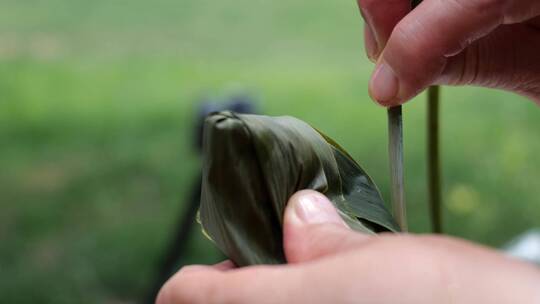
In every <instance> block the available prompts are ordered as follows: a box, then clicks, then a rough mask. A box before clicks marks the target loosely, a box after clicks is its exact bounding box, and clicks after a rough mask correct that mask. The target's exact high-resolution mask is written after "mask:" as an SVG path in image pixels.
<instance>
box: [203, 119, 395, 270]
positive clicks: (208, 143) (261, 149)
mask: <svg viewBox="0 0 540 304" xmlns="http://www.w3.org/2000/svg"><path fill="white" fill-rule="evenodd" d="M302 189H313V190H317V191H319V192H321V193H323V194H325V195H326V196H327V197H328V198H329V199H330V200H331V201H332V202H333V204H334V205H335V206H336V207H337V209H338V211H339V213H340V215H341V217H342V218H343V219H344V220H345V222H346V223H347V224H348V225H349V226H350V227H351V228H352V229H355V230H357V231H362V232H364V233H376V232H382V231H393V232H396V231H398V230H399V228H398V225H397V224H396V222H395V221H394V219H393V217H392V215H391V214H390V212H388V210H387V209H386V208H385V206H384V202H383V200H382V197H381V194H380V192H379V190H378V189H377V187H376V186H375V184H374V183H373V181H372V179H371V178H370V177H369V176H368V174H367V173H366V172H365V171H364V170H363V169H362V168H361V167H360V166H359V165H358V164H357V163H356V162H355V161H354V160H353V159H352V158H351V157H350V156H349V155H348V154H347V152H345V151H344V150H343V149H342V148H341V147H340V146H339V145H338V144H336V143H335V142H334V141H333V140H331V139H330V138H328V137H327V136H325V135H323V134H322V133H320V132H318V131H317V130H315V129H314V128H312V127H311V126H309V125H308V124H306V123H305V122H303V121H301V120H298V119H296V118H293V117H268V116H260V115H239V114H234V113H231V112H221V113H216V114H213V115H211V116H209V117H208V118H207V120H206V122H205V128H204V139H203V183H202V193H201V206H200V212H199V221H200V222H201V224H202V226H203V230H204V232H205V234H206V235H207V236H208V237H209V238H210V239H211V240H212V241H214V242H215V244H216V245H217V247H218V248H219V249H221V250H222V251H223V253H224V254H225V255H227V256H228V257H229V258H230V259H232V260H233V261H234V262H235V263H236V264H237V265H238V266H246V265H253V264H280V263H285V262H286V261H285V256H284V253H283V247H282V243H283V242H282V224H283V212H284V210H285V206H286V203H287V201H288V199H289V198H290V197H291V196H292V195H293V194H294V193H295V192H297V191H299V190H302Z"/></svg>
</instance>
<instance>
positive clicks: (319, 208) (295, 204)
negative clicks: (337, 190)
mask: <svg viewBox="0 0 540 304" xmlns="http://www.w3.org/2000/svg"><path fill="white" fill-rule="evenodd" d="M284 221H285V225H287V224H292V225H294V226H305V225H311V224H327V223H333V224H340V225H345V223H344V222H343V220H342V219H341V217H340V216H339V214H338V212H337V210H336V207H335V206H334V204H333V203H332V202H331V201H330V200H329V199H328V198H327V197H326V196H325V195H323V194H321V193H319V192H317V191H313V190H302V191H299V192H298V193H296V194H294V195H293V196H292V197H291V198H290V199H289V202H288V204H287V208H286V210H285V220H284Z"/></svg>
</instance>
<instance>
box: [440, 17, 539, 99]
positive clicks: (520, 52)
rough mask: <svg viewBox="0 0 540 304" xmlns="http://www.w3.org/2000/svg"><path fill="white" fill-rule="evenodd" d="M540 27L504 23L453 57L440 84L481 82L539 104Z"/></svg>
mask: <svg viewBox="0 0 540 304" xmlns="http://www.w3.org/2000/svg"><path fill="white" fill-rule="evenodd" d="M537 31H538V30H535V29H533V28H531V27H530V26H528V25H524V24H521V25H504V26H501V27H499V28H497V29H496V30H495V31H494V32H493V33H491V34H490V35H489V36H488V37H485V38H483V39H480V40H478V41H477V42H475V43H473V44H472V45H471V46H469V47H468V48H467V49H466V50H465V51H463V52H461V53H460V54H459V55H457V56H454V57H451V58H449V59H448V62H447V64H446V66H445V69H444V71H443V73H442V75H441V77H439V79H438V80H437V83H438V84H450V85H469V84H473V85H478V86H483V87H491V88H499V89H504V90H508V91H513V92H516V93H518V94H522V95H524V96H527V97H529V98H531V99H533V100H535V101H536V102H538V103H540V61H538V60H536V58H537V57H538V52H539V50H540V35H538V34H537Z"/></svg>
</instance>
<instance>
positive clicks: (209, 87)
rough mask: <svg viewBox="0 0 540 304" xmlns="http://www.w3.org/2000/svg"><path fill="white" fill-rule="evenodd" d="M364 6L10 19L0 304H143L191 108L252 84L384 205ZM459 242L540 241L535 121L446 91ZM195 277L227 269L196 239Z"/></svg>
mask: <svg viewBox="0 0 540 304" xmlns="http://www.w3.org/2000/svg"><path fill="white" fill-rule="evenodd" d="M362 50H363V46H362V22H361V20H360V17H359V14H358V12H357V9H356V4H355V3H354V1H348V2H335V3H333V2H329V1H322V0H318V1H310V2H309V4H308V3H306V2H305V1H299V0H290V1H288V2H286V3H284V2H281V3H277V2H269V1H247V0H234V1H225V2H215V1H212V2H210V1H208V0H197V1H195V0H182V1H167V0H157V1H152V2H148V1H141V0H134V1H129V2H125V1H105V0H96V1H83V0H69V1H68V0H48V1H38V0H33V1H16V0H4V1H2V2H0V94H1V95H0V168H2V169H1V170H0V273H1V275H0V294H1V295H2V298H3V299H2V301H6V303H33V302H36V301H39V302H40V303H73V302H78V303H94V302H101V303H103V302H105V303H122V302H133V301H135V300H136V299H137V298H139V297H140V296H141V295H142V294H143V293H144V291H145V289H146V288H147V287H148V284H149V282H150V280H151V279H152V278H153V277H152V276H153V274H154V271H155V264H156V262H157V260H158V259H159V257H160V255H161V254H162V251H163V250H164V246H165V245H166V242H167V240H168V238H169V237H170V236H171V233H172V231H171V230H172V229H173V227H174V221H175V219H176V217H177V216H178V215H179V214H181V212H182V210H183V207H184V206H183V204H181V203H180V202H181V200H182V198H183V197H184V196H186V194H187V192H188V189H189V187H190V185H191V180H192V178H194V176H196V173H197V170H198V166H199V160H198V159H197V156H196V155H195V153H194V152H193V151H192V149H191V137H190V135H191V131H192V130H191V126H192V124H193V117H192V114H193V113H194V109H195V108H196V103H195V101H196V99H197V98H198V97H199V96H201V94H203V93H209V94H214V93H216V92H219V91H220V90H222V89H223V88H227V87H229V86H230V85H231V84H242V85H244V86H245V87H247V88H248V89H249V90H251V91H253V92H257V96H259V97H260V99H261V108H262V109H263V110H264V112H265V113H266V114H270V115H293V116H296V117H299V118H301V119H303V120H306V121H308V122H309V123H311V124H313V125H314V126H316V127H317V128H319V129H321V130H323V131H324V132H325V133H327V134H328V135H330V136H331V137H333V138H335V139H336V140H337V141H338V142H339V143H340V144H341V145H342V146H344V147H345V148H346V149H347V150H349V151H350V153H351V154H352V155H353V156H354V157H355V158H356V159H357V160H358V161H359V163H361V164H362V165H363V166H364V167H365V168H366V169H367V170H368V172H370V173H371V175H372V176H373V177H374V179H375V181H376V182H377V183H378V184H379V186H380V188H381V190H382V191H383V193H384V195H385V197H387V198H388V167H387V152H386V114H385V111H384V110H383V109H382V108H380V107H378V106H376V105H374V104H373V103H372V102H371V101H369V98H368V95H367V81H368V79H369V75H370V72H371V69H372V64H371V63H370V62H368V61H367V60H366V59H365V56H364V54H363V51H362ZM423 98H424V97H423V96H421V97H419V98H417V100H415V101H414V102H412V103H410V104H409V105H407V106H406V108H405V153H406V155H405V158H406V159H405V160H406V186H407V194H408V201H409V206H410V207H409V218H410V221H411V225H410V226H411V228H412V230H413V231H415V232H426V231H428V230H429V225H428V218H427V216H428V213H427V207H426V196H425V192H426V190H425V164H424V160H425V151H424V150H425V140H424V135H425V129H424V123H425V122H424V119H425V108H424V102H423ZM442 109H443V113H444V114H443V117H442V130H443V134H442V139H443V143H442V148H443V163H444V197H445V220H446V221H445V226H446V230H447V231H448V232H449V233H450V234H452V235H457V236H460V237H465V238H468V239H471V240H474V241H478V242H482V243H484V244H487V245H491V246H500V245H501V244H503V243H504V242H505V241H507V240H508V239H509V238H511V237H512V236H514V235H516V234H517V233H519V232H521V231H523V230H525V229H526V228H528V227H530V226H533V225H538V215H539V214H540V205H539V203H538V199H537V198H538V197H539V196H540V179H538V175H537V174H538V172H540V170H539V169H540V159H539V158H538V157H536V155H537V151H540V143H539V142H538V141H537V140H536V138H537V134H538V133H539V132H540V119H539V118H540V113H539V112H538V110H537V107H536V106H535V105H534V104H532V103H531V102H528V101H526V100H525V99H524V98H521V97H518V96H515V95H512V94H508V93H503V92H498V91H490V90H486V89H479V88H444V91H443V106H442ZM190 247H191V248H192V250H191V251H190V254H189V256H188V260H187V261H188V262H190V263H191V262H192V263H195V262H197V263H205V262H213V261H215V260H216V259H217V255H216V252H215V250H214V249H213V248H212V246H211V245H210V244H209V242H207V241H205V240H204V239H203V238H202V237H201V235H200V233H198V231H196V233H194V236H193V241H192V243H191V244H190Z"/></svg>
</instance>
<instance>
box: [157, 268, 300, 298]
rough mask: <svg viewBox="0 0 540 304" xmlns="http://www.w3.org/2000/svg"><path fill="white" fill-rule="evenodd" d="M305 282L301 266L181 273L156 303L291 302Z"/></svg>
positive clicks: (159, 296)
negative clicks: (299, 269)
mask: <svg viewBox="0 0 540 304" xmlns="http://www.w3.org/2000/svg"><path fill="white" fill-rule="evenodd" d="M302 281H303V280H302V276H301V273H300V271H298V269H296V268H294V267H284V266H257V267H246V268H242V269H237V270H232V271H228V272H220V271H215V270H211V269H207V270H203V271H197V272H187V273H185V272H184V273H182V272H179V273H177V274H176V275H175V276H173V277H172V278H171V279H170V280H169V281H168V282H167V283H166V284H165V285H164V286H163V288H162V289H161V291H160V292H159V295H158V297H157V300H156V304H180V303H182V304H183V303H190V304H198V303H205V304H212V303H237V304H242V303H290V302H291V300H292V298H298V294H297V295H296V296H294V297H292V295H294V294H295V293H298V292H297V291H301V290H302V288H300V286H299V284H301V282H302Z"/></svg>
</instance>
